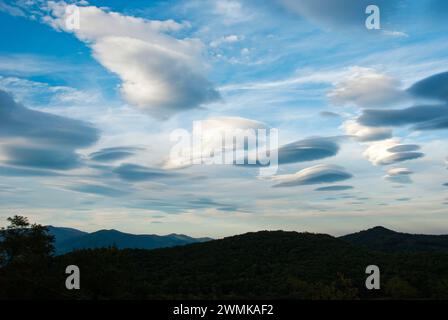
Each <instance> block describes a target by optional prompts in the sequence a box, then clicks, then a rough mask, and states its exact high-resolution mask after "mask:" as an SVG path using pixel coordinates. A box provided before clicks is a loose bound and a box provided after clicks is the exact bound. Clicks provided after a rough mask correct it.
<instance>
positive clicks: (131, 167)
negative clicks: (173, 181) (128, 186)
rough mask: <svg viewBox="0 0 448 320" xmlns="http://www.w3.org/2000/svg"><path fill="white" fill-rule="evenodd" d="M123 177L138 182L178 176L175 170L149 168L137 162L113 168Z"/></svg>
mask: <svg viewBox="0 0 448 320" xmlns="http://www.w3.org/2000/svg"><path fill="white" fill-rule="evenodd" d="M113 172H114V173H116V174H117V175H118V176H119V177H120V178H121V179H123V180H126V181H132V182H138V181H146V180H153V179H160V178H171V177H174V176H176V174H175V173H173V172H168V171H166V170H162V169H158V168H148V167H144V166H139V165H136V164H128V163H127V164H122V165H120V166H119V167H118V168H115V169H114V170H113Z"/></svg>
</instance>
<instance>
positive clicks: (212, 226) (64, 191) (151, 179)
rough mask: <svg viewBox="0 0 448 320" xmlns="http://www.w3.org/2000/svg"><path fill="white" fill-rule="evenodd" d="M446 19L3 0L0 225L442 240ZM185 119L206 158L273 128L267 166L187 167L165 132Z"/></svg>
mask: <svg viewBox="0 0 448 320" xmlns="http://www.w3.org/2000/svg"><path fill="white" fill-rule="evenodd" d="M372 4H373V5H375V6H376V9H378V12H377V13H378V15H377V16H375V17H374V18H375V20H374V21H375V22H378V24H379V25H376V27H377V28H373V29H372V28H368V26H369V24H368V23H367V25H366V20H368V18H369V17H372V16H371V15H372V12H368V13H366V8H367V7H368V5H372ZM447 13H448V4H447V2H446V1H444V0H425V1H417V0H415V1H414V0H396V1H386V0H376V1H365V0H333V1H324V0H270V1H263V4H260V1H255V0H178V1H176V0H172V1H166V0H165V1H143V0H134V1H119V0H113V1H103V0H101V1H100V0H98V1H84V0H83V1H66V2H63V1H43V0H15V1H6V0H0V35H1V39H2V40H3V41H1V43H0V225H5V224H6V218H7V217H9V216H12V215H14V214H20V215H25V216H27V217H29V219H30V220H31V221H34V222H38V223H41V224H45V225H55V226H66V227H73V228H78V229H81V230H85V231H95V230H99V229H118V230H121V231H125V232H132V233H145V234H148V233H151V234H170V233H183V234H188V235H191V236H209V237H214V238H219V237H224V236H229V235H234V234H240V233H244V232H249V231H259V230H279V229H282V230H295V231H309V232H323V233H330V234H333V235H341V234H346V233H349V232H354V231H359V230H361V229H366V228H369V227H373V226H377V225H383V226H385V227H388V228H391V229H395V230H398V231H403V232H413V233H434V234H440V233H446V230H447V228H448V210H447V209H448V171H447V167H448V158H447V157H448V139H447V138H448V113H447V111H448V41H447V40H448V36H447V34H448V33H447V31H448V24H446V21H445V20H444V19H445V17H446V14H447ZM370 21H372V20H370ZM196 124H200V125H201V127H202V128H203V131H202V135H201V138H202V139H203V140H202V141H205V144H204V145H203V150H204V149H205V150H206V151H207V152H209V151H210V150H212V151H213V150H216V145H217V144H219V145H220V146H221V144H220V143H221V142H222V140H221V134H222V133H229V134H232V133H233V132H235V130H238V129H242V130H246V129H253V130H265V131H267V132H271V134H272V133H273V132H274V131H275V132H277V136H278V139H276V140H275V143H276V144H275V145H274V144H271V143H269V147H267V148H268V150H270V151H271V153H270V154H276V155H277V156H278V170H276V171H275V173H274V174H272V175H269V176H263V175H262V174H261V168H262V166H261V165H259V164H257V165H245V164H244V165H235V164H232V163H230V164H218V163H215V164H209V163H188V162H187V163H186V162H185V161H183V160H185V159H184V158H182V157H181V156H180V155H179V154H177V153H175V152H173V150H175V147H176V146H178V142H179V141H178V140H176V139H174V138H173V136H176V134H177V133H179V132H181V133H193V132H194V128H195V125H196ZM271 137H272V135H271ZM257 139H259V141H258V140H257V141H258V144H260V145H261V144H262V141H261V138H259V137H258V138H257ZM273 141H274V140H272V143H274V142H273ZM235 148H239V149H243V152H244V151H247V152H249V150H247V149H248V148H249V147H248V145H244V143H243V145H238V143H236V144H235ZM185 150H187V152H190V154H191V155H192V157H193V158H194V157H197V156H198V155H197V154H196V153H195V152H196V151H197V150H196V149H194V148H193V147H192V146H190V147H187V148H186V149H184V151H185Z"/></svg>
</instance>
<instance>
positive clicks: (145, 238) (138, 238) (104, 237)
mask: <svg viewBox="0 0 448 320" xmlns="http://www.w3.org/2000/svg"><path fill="white" fill-rule="evenodd" d="M48 229H49V233H50V234H51V235H53V236H54V237H55V243H54V244H55V249H56V254H63V253H67V252H70V251H72V250H75V249H93V248H107V247H111V246H115V247H117V248H118V249H126V248H134V249H156V248H165V247H173V246H180V245H186V244H190V243H196V242H204V241H209V240H211V239H210V238H197V239H196V238H192V237H189V236H186V235H179V234H170V235H166V236H158V235H135V234H129V233H124V232H120V231H117V230H99V231H96V232H92V233H87V232H83V231H80V230H77V229H72V228H61V227H53V226H49V227H48Z"/></svg>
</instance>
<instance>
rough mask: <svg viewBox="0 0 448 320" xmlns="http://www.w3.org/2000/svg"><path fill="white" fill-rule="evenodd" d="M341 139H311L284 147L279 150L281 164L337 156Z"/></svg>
mask: <svg viewBox="0 0 448 320" xmlns="http://www.w3.org/2000/svg"><path fill="white" fill-rule="evenodd" d="M339 139H340V137H328V138H325V137H316V138H309V139H304V140H300V141H296V142H293V143H289V144H287V145H284V146H282V147H280V148H279V149H278V162H279V164H288V163H296V162H304V161H314V160H319V159H324V158H328V157H333V156H335V155H336V154H337V153H338V151H339V149H340V148H339V144H338V143H337V140H339Z"/></svg>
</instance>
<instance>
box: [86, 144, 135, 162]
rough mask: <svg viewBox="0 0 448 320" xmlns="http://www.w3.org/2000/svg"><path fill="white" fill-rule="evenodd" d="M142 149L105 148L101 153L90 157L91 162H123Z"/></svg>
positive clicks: (95, 153) (92, 154)
mask: <svg viewBox="0 0 448 320" xmlns="http://www.w3.org/2000/svg"><path fill="white" fill-rule="evenodd" d="M139 150H142V149H141V148H135V147H112V148H104V149H101V150H99V151H96V152H93V153H91V154H90V155H89V158H90V160H93V161H98V162H112V161H116V160H122V159H125V158H129V157H131V156H133V155H134V154H135V153H136V152H137V151H139Z"/></svg>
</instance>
